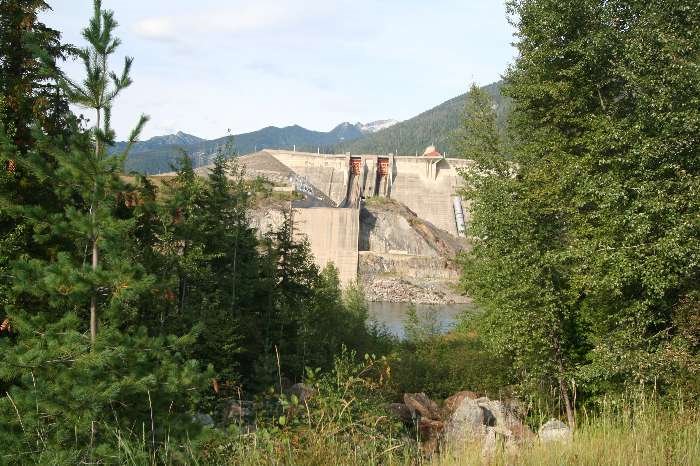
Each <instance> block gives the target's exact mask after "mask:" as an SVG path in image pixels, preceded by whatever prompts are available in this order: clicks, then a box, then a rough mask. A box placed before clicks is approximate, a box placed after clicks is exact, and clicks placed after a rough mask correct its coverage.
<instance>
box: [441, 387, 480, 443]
mask: <svg viewBox="0 0 700 466" xmlns="http://www.w3.org/2000/svg"><path fill="white" fill-rule="evenodd" d="M484 432H485V431H484V411H483V410H482V409H481V407H480V406H479V405H478V404H477V402H476V400H474V399H473V398H469V397H462V400H461V401H460V403H459V405H457V407H456V408H455V409H454V411H453V413H452V414H451V415H450V417H449V418H448V419H447V423H446V426H445V439H446V440H447V441H448V442H450V443H463V442H465V441H468V440H473V439H478V438H479V437H481V436H482V435H484Z"/></svg>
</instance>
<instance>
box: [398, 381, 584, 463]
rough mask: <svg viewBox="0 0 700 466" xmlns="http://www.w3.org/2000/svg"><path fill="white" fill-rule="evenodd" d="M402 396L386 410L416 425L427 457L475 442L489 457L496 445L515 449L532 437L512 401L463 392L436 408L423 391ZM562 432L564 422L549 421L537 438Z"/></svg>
mask: <svg viewBox="0 0 700 466" xmlns="http://www.w3.org/2000/svg"><path fill="white" fill-rule="evenodd" d="M403 398H404V403H392V404H391V405H389V406H388V407H387V409H388V410H389V412H390V413H391V414H392V416H394V417H395V418H397V419H400V420H401V421H403V422H405V423H406V424H407V425H413V426H415V427H416V429H417V431H418V434H419V436H420V439H421V448H422V450H423V452H424V453H425V454H426V455H427V456H430V455H432V454H433V453H435V452H436V451H437V450H438V449H441V448H442V449H446V450H451V451H456V452H458V451H459V450H460V449H461V448H463V447H464V446H465V445H467V444H469V443H476V444H478V445H479V446H480V448H481V452H482V454H483V455H484V456H485V457H490V456H491V455H493V454H494V453H495V451H496V449H497V448H498V445H499V444H500V445H502V446H503V447H504V448H505V449H506V450H509V451H511V452H516V451H517V449H518V448H519V447H520V446H521V445H523V444H525V443H527V442H531V441H533V440H534V439H535V434H534V433H533V432H532V431H531V430H530V428H529V427H528V426H527V425H526V424H525V423H524V421H523V414H522V413H521V412H520V410H519V409H518V407H519V404H518V403H517V402H516V401H514V400H509V401H500V400H490V399H489V398H487V397H477V395H476V394H475V393H474V392H470V391H463V392H459V393H456V394H454V395H453V396H451V397H449V398H447V399H446V400H445V402H444V403H443V406H442V409H440V408H439V407H438V405H437V403H435V402H434V401H432V400H431V399H430V398H428V397H427V396H426V395H425V394H424V393H406V394H404V397H403ZM565 432H568V436H570V435H571V431H570V429H568V427H567V426H566V424H564V423H561V422H560V421H549V422H548V423H547V424H545V425H544V426H542V428H541V429H540V439H541V440H542V441H551V440H553V439H563V438H566V435H565ZM545 438H546V439H548V440H544V439H545Z"/></svg>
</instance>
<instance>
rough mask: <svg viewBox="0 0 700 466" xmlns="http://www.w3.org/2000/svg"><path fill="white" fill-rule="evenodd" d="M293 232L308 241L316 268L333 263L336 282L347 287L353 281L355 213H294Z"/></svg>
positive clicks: (314, 209) (357, 222)
mask: <svg viewBox="0 0 700 466" xmlns="http://www.w3.org/2000/svg"><path fill="white" fill-rule="evenodd" d="M292 215H293V217H292V218H293V221H294V232H295V234H297V235H299V236H303V237H306V238H308V240H309V244H310V245H311V252H312V253H313V255H314V257H315V258H316V263H317V264H318V266H319V267H321V268H323V267H325V266H326V265H327V264H328V263H329V262H333V264H335V266H336V268H337V269H338V274H339V276H340V282H341V283H342V284H343V285H344V286H347V285H348V284H350V283H351V282H353V281H356V280H357V264H358V242H359V235H360V211H359V209H355V208H351V209H337V208H332V207H312V208H310V209H294V211H293V214H292Z"/></svg>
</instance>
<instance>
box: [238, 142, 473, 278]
mask: <svg viewBox="0 0 700 466" xmlns="http://www.w3.org/2000/svg"><path fill="white" fill-rule="evenodd" d="M239 163H240V164H241V165H243V166H244V167H245V171H246V173H247V176H250V177H255V176H263V177H265V178H267V179H269V180H271V181H273V182H275V183H277V184H281V185H286V186H289V187H292V188H293V189H294V190H295V191H298V192H301V193H304V194H305V195H306V196H305V200H304V201H296V202H295V203H294V205H293V206H292V209H293V220H294V228H295V234H298V235H300V236H305V237H307V238H308V239H309V243H310V246H311V251H312V253H313V254H314V256H315V258H316V262H317V264H318V266H319V267H321V268H323V267H325V266H326V264H328V263H329V262H333V263H334V264H335V266H336V267H337V268H338V270H339V274H340V279H341V282H342V283H343V285H347V284H349V283H350V282H352V281H355V280H356V279H357V274H358V257H359V250H360V249H361V248H360V247H359V241H360V209H359V208H360V206H361V200H362V199H367V198H371V197H385V198H390V199H393V200H396V201H398V202H399V203H401V204H403V205H405V206H406V207H408V209H410V210H411V211H412V212H413V213H415V215H416V216H417V217H418V218H420V219H422V220H424V221H427V222H429V223H431V224H432V225H434V226H435V227H437V228H438V229H440V230H444V232H447V233H449V234H450V235H452V236H454V237H458V236H464V235H465V225H466V224H468V222H469V215H468V212H466V211H465V209H464V207H463V205H464V204H463V202H462V201H461V197H460V192H459V191H460V189H461V187H462V186H463V178H462V176H461V174H460V171H461V170H463V169H468V168H469V165H470V163H469V161H467V160H463V159H449V158H445V157H443V156H442V155H441V154H440V153H439V152H437V151H436V150H435V148H433V147H431V148H429V149H428V150H426V153H425V154H424V155H423V156H419V157H407V156H400V157H397V156H394V155H391V154H390V155H384V156H382V155H349V154H348V155H325V154H315V153H303V152H294V151H283V150H265V151H262V152H257V153H255V154H250V155H246V156H243V157H240V158H239ZM302 206H303V207H302ZM264 217H265V218H261V219H259V223H260V227H261V228H263V229H264V227H266V226H268V225H267V224H268V223H270V222H272V223H274V221H273V220H274V219H273V217H274V216H271V215H264ZM389 228H390V229H391V228H398V225H390V226H389ZM405 229H406V228H404V230H405ZM383 231H384V230H383ZM390 233H391V232H390V231H389V230H386V231H384V234H385V236H386V237H387V238H392V234H390ZM399 236H400V235H399ZM447 236H449V235H447ZM409 249H410V248H407V249H406V250H407V251H408V250H409ZM389 253H391V251H390V252H388V253H387V254H389ZM367 260H369V259H367ZM406 261H408V262H407V263H410V264H414V263H418V262H416V261H415V260H409V259H406ZM385 262H386V261H385ZM399 262H401V263H403V262H405V261H404V260H403V259H401V260H393V261H392V262H391V264H393V265H392V266H394V265H396V264H399ZM383 266H384V265H383ZM404 268H405V267H404Z"/></svg>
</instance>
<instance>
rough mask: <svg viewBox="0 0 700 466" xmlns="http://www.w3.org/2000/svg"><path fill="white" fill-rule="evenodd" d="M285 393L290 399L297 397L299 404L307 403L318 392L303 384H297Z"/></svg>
mask: <svg viewBox="0 0 700 466" xmlns="http://www.w3.org/2000/svg"><path fill="white" fill-rule="evenodd" d="M284 393H285V395H287V396H290V397H291V396H292V395H295V396H296V397H297V398H298V399H299V403H306V402H307V401H309V400H310V399H311V397H313V396H314V394H315V393H316V390H314V389H313V388H311V387H309V386H308V385H304V384H303V383H295V384H294V385H292V386H291V387H289V388H288V389H287V390H285V391H284Z"/></svg>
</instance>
